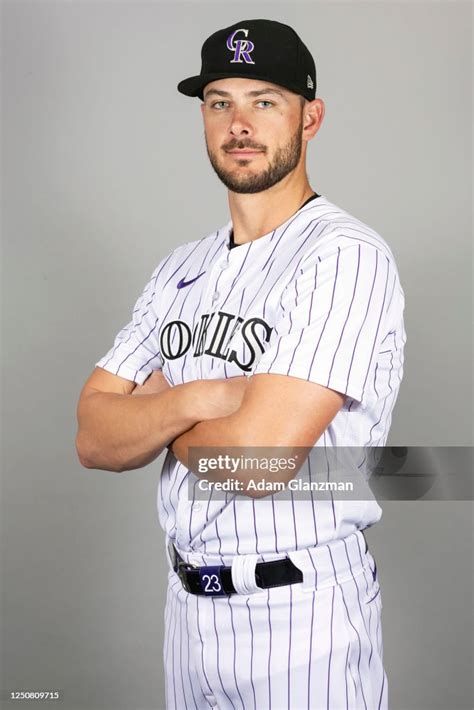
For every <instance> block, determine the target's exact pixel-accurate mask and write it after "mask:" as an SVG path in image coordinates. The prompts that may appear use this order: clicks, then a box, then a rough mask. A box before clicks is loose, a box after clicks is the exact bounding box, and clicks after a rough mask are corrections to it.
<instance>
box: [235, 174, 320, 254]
mask: <svg viewBox="0 0 474 710" xmlns="http://www.w3.org/2000/svg"><path fill="white" fill-rule="evenodd" d="M312 194H314V190H313V189H312V188H311V186H310V184H309V182H308V179H307V177H306V174H304V175H303V176H297V175H294V174H293V173H290V175H287V176H286V177H285V178H283V180H280V182H278V183H277V184H276V185H273V187H270V188H269V189H268V190H264V191H263V192H256V193H252V194H241V193H237V192H231V191H229V193H228V197H229V209H230V214H231V219H232V227H233V231H234V243H235V244H245V243H246V242H251V241H253V240H254V239H258V238H259V237H263V236H264V235H265V234H268V233H269V232H272V231H273V230H274V229H276V228H277V227H278V226H279V225H280V224H283V223H284V222H286V221H287V220H288V219H289V218H290V217H291V215H293V214H294V213H295V212H297V211H298V210H299V208H300V207H301V205H302V204H303V202H305V200H307V199H308V197H311V195H312Z"/></svg>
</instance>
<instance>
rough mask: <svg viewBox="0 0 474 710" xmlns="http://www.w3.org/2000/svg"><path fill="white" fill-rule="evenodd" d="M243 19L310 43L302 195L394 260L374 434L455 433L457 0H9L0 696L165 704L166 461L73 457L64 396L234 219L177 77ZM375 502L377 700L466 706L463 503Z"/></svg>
mask: <svg viewBox="0 0 474 710" xmlns="http://www.w3.org/2000/svg"><path fill="white" fill-rule="evenodd" d="M250 17H254V18H255V17H271V18H272V19H277V20H280V21H283V22H288V23H289V24H291V25H293V26H294V27H295V29H296V30H297V31H298V32H299V33H300V35H301V36H302V38H303V40H304V41H305V42H306V44H308V46H309V47H310V48H311V50H312V51H313V53H314V56H315V59H316V64H317V68H318V95H319V96H320V97H322V98H323V99H324V100H325V102H326V109H327V113H326V117H325V121H324V124H323V127H322V129H321V131H320V132H319V133H318V135H317V136H316V139H315V140H314V141H313V144H312V145H311V146H310V151H309V161H308V171H309V175H310V179H311V185H312V187H313V188H314V189H315V190H316V191H318V192H320V193H323V194H324V195H325V196H326V197H328V198H329V199H330V200H331V201H333V202H335V203H336V204H339V205H340V206H342V207H343V208H344V209H346V210H347V211H349V212H352V213H353V214H354V215H356V216H357V217H359V218H360V219H362V220H363V221H365V222H367V223H368V224H370V226H372V227H373V228H375V229H376V230H377V231H379V233H380V234H382V236H383V237H384V238H385V239H386V240H387V241H388V242H389V244H390V245H391V246H392V249H393V251H394V253H395V257H396V259H397V263H398V266H399V271H400V274H401V279H402V283H403V286H404V290H405V294H406V300H407V310H406V329H407V334H408V343H407V346H406V359H405V378H404V381H403V384H402V388H401V392H400V396H399V400H398V403H397V405H396V409H395V413H394V419H393V426H392V432H391V440H390V442H389V443H391V444H399V445H402V444H403V445H417V446H421V445H428V446H437V445H451V446H463V445H468V444H472V438H473V437H472V421H473V419H472V399H471V392H472V389H471V377H472V373H471V367H470V363H471V361H472V347H471V323H472V316H471V306H470V303H471V253H470V249H471V132H470V126H471V120H472V116H471V94H472V85H471V53H470V52H471V37H472V35H471V32H472V9H471V5H470V3H467V2H466V3H464V2H428V3H418V2H413V1H412V2H409V3H408V2H401V3H394V2H390V3H389V2H369V3H362V2H351V3H346V2H327V3H326V2H311V3H305V2H299V3H297V2H294V1H292V2H289V0H288V1H287V2H286V3H276V2H272V3H265V2H251V3H250V2H248V3H246V2H242V1H241V2H240V3H238V4H236V5H234V4H233V3H230V2H229V3H222V2H218V3H215V4H213V3H209V2H191V3H183V2H174V3H173V4H171V3H160V2H148V3H140V2H110V1H109V2H67V1H65V0H64V1H62V2H55V3H51V2H42V1H39V2H21V1H19V2H4V3H3V5H2V66H3V73H2V119H3V121H2V130H3V135H2V148H3V158H2V169H3V180H2V187H3V205H4V211H3V225H2V232H3V237H4V239H3V255H4V261H3V264H4V270H3V285H4V292H3V306H4V315H3V346H2V355H3V365H4V367H3V372H4V380H3V397H2V404H3V437H4V447H3V474H2V491H1V492H2V510H1V526H2V528H1V553H2V559H1V563H2V564H1V585H0V590H1V593H2V613H1V617H0V619H1V624H2V630H1V641H2V646H3V655H2V662H1V670H2V675H3V678H2V680H1V683H0V687H2V688H3V689H5V690H8V689H11V690H13V689H50V690H53V689H60V690H62V691H63V692H64V698H65V699H64V701H63V703H62V704H61V706H60V707H62V708H64V710H93V709H95V708H114V709H116V710H117V709H119V708H127V710H152V709H156V708H163V707H164V700H163V698H164V694H163V687H164V686H163V672H162V657H161V654H162V640H163V618H162V617H163V609H164V594H165V576H166V566H165V562H164V552H163V541H164V538H163V533H162V531H161V528H160V527H159V523H158V521H157V518H156V511H155V498H156V485H157V480H158V476H159V470H160V466H159V462H155V463H153V464H152V465H150V466H148V467H147V468H146V469H142V470H139V471H134V472H128V473H124V474H117V473H111V472H104V471H91V470H86V469H83V468H81V466H80V464H79V463H78V461H77V459H76V455H75V450H74V437H75V432H76V420H75V408H76V403H77V398H78V395H79V391H80V389H81V387H82V384H83V382H84V381H85V379H86V378H87V376H88V375H89V373H90V371H91V370H92V368H93V366H94V363H95V362H96V361H97V360H98V359H99V357H101V356H102V354H104V352H106V350H107V349H108V348H109V347H110V345H111V343H112V340H113V337H114V336H115V334H116V332H117V331H118V330H119V329H120V328H122V326H123V325H124V324H125V323H126V322H127V321H128V320H129V317H130V313H131V309H132V306H133V304H134V302H135V300H136V298H137V297H138V295H139V294H140V292H141V290H142V288H143V286H144V284H145V283H146V281H147V280H148V278H149V276H150V275H151V273H152V271H153V269H154V267H155V266H156V264H157V263H158V261H159V260H160V259H161V258H162V257H163V256H164V255H166V254H167V253H168V252H169V251H170V250H171V249H172V248H174V247H175V246H176V245H178V244H180V243H182V242H184V241H189V240H194V239H197V238H199V237H201V236H205V235H206V234H208V233H210V232H211V231H213V230H214V229H216V228H218V227H219V226H221V225H222V224H224V223H225V222H227V220H228V212H227V201H226V191H225V188H224V187H223V186H222V185H221V184H220V183H219V182H218V181H217V178H216V177H215V176H214V173H213V172H212V169H211V168H210V166H209V164H208V159H207V156H206V152H205V147H204V140H203V129H202V124H201V116H200V111H199V101H198V100H197V99H188V98H186V97H183V96H182V95H181V94H178V92H177V91H176V89H175V87H176V84H177V82H178V81H179V80H180V79H182V78H184V77H186V76H189V75H191V74H194V73H196V72H197V71H198V70H199V66H200V62H199V52H200V47H201V44H202V42H203V40H204V39H205V38H206V37H207V36H208V35H209V34H210V33H211V32H213V31H214V30H215V29H217V28H219V27H224V26H226V25H228V24H231V23H233V22H235V21H238V20H241V19H247V18H250ZM383 508H384V515H383V518H382V520H381V522H380V523H379V524H378V525H377V526H375V527H374V528H372V529H371V530H370V531H369V533H368V540H369V544H370V546H371V550H372V553H373V554H374V556H375V558H376V560H377V563H378V567H379V572H380V579H381V584H382V589H383V603H384V610H383V620H384V649H385V661H386V668H387V673H388V677H389V693H390V696H389V697H390V707H391V708H392V709H393V710H433V709H436V708H439V709H440V710H441V708H442V709H443V710H446V708H450V709H451V710H461V709H462V710H467V709H468V708H472V707H473V700H472V685H471V683H472V681H471V666H472V639H473V636H472V626H471V621H470V620H471V617H472V542H473V540H472V510H473V509H472V503H471V502H449V501H445V502H426V501H416V502H390V503H388V502H386V503H384V504H383ZM38 705H39V704H38ZM33 706H34V704H33V703H30V704H29V707H33ZM45 706H46V705H45V704H42V705H41V707H45ZM5 707H10V706H9V705H8V706H7V705H5ZM12 707H13V706H12Z"/></svg>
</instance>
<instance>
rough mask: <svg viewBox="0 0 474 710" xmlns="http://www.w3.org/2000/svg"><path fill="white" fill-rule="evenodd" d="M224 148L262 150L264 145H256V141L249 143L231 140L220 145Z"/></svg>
mask: <svg viewBox="0 0 474 710" xmlns="http://www.w3.org/2000/svg"><path fill="white" fill-rule="evenodd" d="M222 148H223V149H224V150H246V149H247V150H264V151H266V148H265V146H264V145H258V144H256V143H251V142H249V141H235V140H234V141H231V142H230V143H224V145H223V146H222Z"/></svg>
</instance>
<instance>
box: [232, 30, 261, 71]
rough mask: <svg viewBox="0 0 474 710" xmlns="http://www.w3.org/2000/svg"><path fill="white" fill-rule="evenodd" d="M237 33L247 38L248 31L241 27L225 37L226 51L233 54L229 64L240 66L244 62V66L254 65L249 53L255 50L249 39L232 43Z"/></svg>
mask: <svg viewBox="0 0 474 710" xmlns="http://www.w3.org/2000/svg"><path fill="white" fill-rule="evenodd" d="M237 32H243V33H244V35H245V37H247V35H248V33H249V31H248V30H245V29H243V28H242V27H241V28H239V29H238V30H234V32H232V34H231V35H229V36H228V37H227V49H230V51H231V52H234V58H233V59H231V60H230V63H231V64H241V63H242V62H246V64H255V62H254V61H253V59H252V57H251V56H250V52H252V51H253V50H254V49H255V45H254V43H253V42H251V41H250V40H249V39H237V40H235V43H234V37H235V35H236V34H237Z"/></svg>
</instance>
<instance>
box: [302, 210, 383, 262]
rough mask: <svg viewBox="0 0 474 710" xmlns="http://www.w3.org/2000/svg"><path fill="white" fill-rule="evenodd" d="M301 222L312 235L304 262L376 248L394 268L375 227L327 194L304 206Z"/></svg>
mask: <svg viewBox="0 0 474 710" xmlns="http://www.w3.org/2000/svg"><path fill="white" fill-rule="evenodd" d="M316 203H319V204H316ZM304 223H306V227H305V231H307V229H308V227H311V231H310V235H311V237H312V238H309V239H308V240H307V248H306V249H305V251H304V262H308V261H309V262H313V263H314V262H316V261H322V260H323V259H324V258H327V257H329V256H334V255H337V254H338V253H341V252H344V253H345V254H351V253H352V254H355V253H359V254H361V255H370V254H375V253H376V252H378V255H379V256H382V255H383V256H385V258H386V260H387V261H388V262H389V264H390V265H391V266H392V267H393V268H394V269H395V271H396V270H397V268H396V262H395V257H394V255H393V252H392V250H391V248H390V246H389V245H388V243H387V242H386V240H385V239H384V238H383V237H382V236H381V235H380V234H379V233H378V232H377V231H376V230H375V229H373V228H372V227H370V226H369V225H368V224H366V223H365V222H363V221H362V220H361V219H359V218H358V217H356V216H354V215H352V214H350V213H349V212H347V211H346V210H343V209H342V208H341V207H339V206H338V205H336V204H334V203H333V202H330V201H329V200H328V199H327V198H326V197H323V196H322V197H321V201H320V200H315V201H314V203H313V204H311V203H310V204H309V205H308V207H307V208H306V209H305V210H304V221H303V223H302V226H304ZM302 236H303V235H302Z"/></svg>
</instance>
